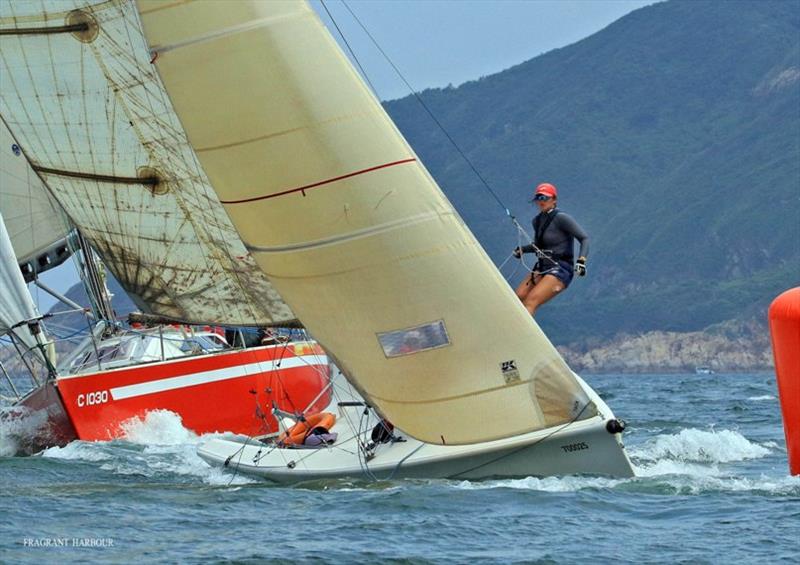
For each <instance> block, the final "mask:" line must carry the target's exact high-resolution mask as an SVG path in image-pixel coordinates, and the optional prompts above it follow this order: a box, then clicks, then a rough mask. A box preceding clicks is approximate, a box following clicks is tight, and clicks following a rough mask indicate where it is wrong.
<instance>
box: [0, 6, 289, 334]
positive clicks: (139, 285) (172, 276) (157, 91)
mask: <svg viewBox="0 0 800 565" xmlns="http://www.w3.org/2000/svg"><path fill="white" fill-rule="evenodd" d="M90 4H91V5H90ZM78 9H80V10H78ZM75 10H77V11H75ZM0 76H2V81H0V114H2V116H3V118H4V119H5V121H6V123H7V124H8V127H9V129H10V130H11V132H12V133H13V135H14V137H15V138H16V140H17V142H18V144H19V146H20V147H21V151H22V153H23V154H24V156H25V157H26V158H27V159H28V160H29V161H30V163H31V165H32V166H33V169H34V170H35V171H36V172H37V173H38V174H39V176H40V177H41V179H42V180H43V181H44V182H45V183H46V185H47V186H48V187H49V188H50V191H51V192H52V194H53V195H54V196H55V197H56V199H57V200H58V202H59V204H60V205H61V206H62V207H63V208H64V209H65V211H66V212H67V214H68V215H69V216H70V217H71V219H72V221H73V222H74V223H75V224H76V225H77V226H78V227H80V228H81V230H82V232H83V233H84V234H85V236H86V237H87V238H88V239H89V241H90V243H91V244H92V246H93V247H94V248H95V250H96V251H97V252H98V253H99V254H100V256H101V257H102V258H103V261H104V262H105V264H106V266H107V267H108V268H109V270H110V271H111V272H112V273H113V275H114V276H115V277H116V278H117V280H119V281H120V283H121V284H122V286H123V287H124V288H125V290H126V291H127V292H128V293H129V294H130V295H131V297H132V298H133V300H134V301H135V302H136V304H137V305H138V306H139V307H140V308H141V309H143V310H144V311H145V312H149V313H153V314H159V315H162V316H166V317H170V318H175V319H180V320H186V321H191V322H215V323H221V324H244V325H260V324H271V323H275V322H280V321H285V320H291V319H293V318H294V314H293V313H292V312H291V311H290V309H289V308H288V307H287V306H286V305H285V304H284V303H283V301H282V300H281V298H280V296H279V295H278V294H277V293H276V292H275V290H274V289H273V288H272V287H271V285H270V284H269V282H268V281H267V279H266V277H265V276H264V275H263V274H262V273H261V271H260V270H259V269H258V267H257V266H256V264H255V262H254V261H253V258H252V257H251V255H250V254H249V253H248V252H247V250H246V249H245V247H244V245H243V244H242V242H241V240H240V239H239V236H238V235H237V232H236V230H235V229H234V227H233V226H232V224H231V222H230V220H229V218H228V217H227V215H226V214H225V211H224V209H223V208H222V206H221V205H220V203H219V201H218V199H217V197H216V195H215V194H214V192H213V190H212V189H211V188H210V186H209V183H208V179H207V177H206V175H205V173H204V172H203V170H202V168H201V166H200V164H199V163H198V162H197V159H196V157H195V154H194V152H193V150H192V148H191V146H190V145H189V143H188V142H187V140H186V136H185V134H184V133H183V130H182V128H181V125H180V123H179V121H178V119H177V117H176V116H175V114H174V112H173V111H172V109H171V106H170V102H169V99H168V97H167V95H166V94H165V92H164V90H163V86H162V84H161V82H160V81H159V78H158V76H157V74H156V72H155V68H154V66H153V65H151V62H150V54H149V52H148V49H147V46H146V44H145V41H144V38H143V36H142V31H141V26H140V24H139V20H138V16H137V13H136V9H135V6H134V5H133V4H132V3H131V2H129V1H123V0H119V1H117V0H110V1H106V2H87V1H85V0H42V1H39V2H15V1H10V0H0ZM34 229H35V228H34Z"/></svg>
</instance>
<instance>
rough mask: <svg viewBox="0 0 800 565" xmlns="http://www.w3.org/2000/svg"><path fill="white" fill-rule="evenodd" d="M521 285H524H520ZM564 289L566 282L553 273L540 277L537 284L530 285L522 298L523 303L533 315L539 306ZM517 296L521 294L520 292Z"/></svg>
mask: <svg viewBox="0 0 800 565" xmlns="http://www.w3.org/2000/svg"><path fill="white" fill-rule="evenodd" d="M528 280H530V279H528ZM521 287H522V285H520V288H521ZM562 290H564V283H562V282H561V281H560V280H558V278H556V277H554V276H553V275H544V276H542V277H538V280H537V282H536V284H534V285H532V286H529V291H528V293H527V294H526V295H525V297H524V298H522V304H523V305H524V306H525V308H526V309H527V310H528V312H530V313H531V316H533V315H535V314H536V309H537V308H538V307H539V306H541V305H542V304H544V303H545V302H547V301H548V300H552V299H553V298H554V297H555V296H556V295H557V294H558V293H559V292H561V291H562ZM517 296H519V292H518V293H517Z"/></svg>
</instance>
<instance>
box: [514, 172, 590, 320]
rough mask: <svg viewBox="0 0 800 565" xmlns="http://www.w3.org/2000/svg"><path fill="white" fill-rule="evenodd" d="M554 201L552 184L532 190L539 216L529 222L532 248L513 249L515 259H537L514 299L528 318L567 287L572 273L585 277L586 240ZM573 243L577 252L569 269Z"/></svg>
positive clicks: (571, 260) (587, 248)
mask: <svg viewBox="0 0 800 565" xmlns="http://www.w3.org/2000/svg"><path fill="white" fill-rule="evenodd" d="M557 200H558V191H557V190H556V187H555V186H553V185H552V184H549V183H542V184H540V185H539V186H537V187H536V191H535V192H534V195H533V202H535V203H536V205H537V206H539V214H538V215H537V216H536V217H535V218H534V219H533V233H534V241H533V244H532V245H524V246H522V248H520V247H517V248H516V249H514V256H515V257H517V258H520V257H522V254H523V253H536V256H537V257H538V259H539V260H538V261H537V263H536V265H535V266H534V267H533V270H532V271H531V274H530V275H526V276H525V280H523V281H522V283H520V285H519V287H517V296H518V297H519V299H520V300H521V301H522V304H523V305H524V306H525V308H526V309H527V310H528V312H530V313H531V315H532V316H533V315H534V314H535V313H536V309H537V308H538V307H539V306H541V305H542V304H544V303H545V302H547V301H548V300H550V299H551V298H553V297H554V296H555V295H557V294H558V293H559V292H561V291H562V290H564V289H565V288H567V287H568V286H569V283H570V282H571V281H572V276H573V274H574V273H575V272H577V273H578V276H579V277H582V276H585V275H586V256H587V255H588V254H589V236H588V235H587V234H586V232H585V231H584V230H583V228H581V227H580V226H579V225H578V222H576V221H575V220H573V219H572V217H571V216H569V215H567V214H565V213H564V212H562V211H561V210H559V209H558V208H557V207H556V204H557ZM575 239H577V240H578V241H579V242H580V244H581V249H580V253H579V254H578V260H577V261H575V266H574V268H573V261H574V252H573V245H574V240H575Z"/></svg>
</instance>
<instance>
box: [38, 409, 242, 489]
mask: <svg viewBox="0 0 800 565" xmlns="http://www.w3.org/2000/svg"><path fill="white" fill-rule="evenodd" d="M123 430H124V431H125V436H126V439H125V440H117V441H111V442H86V441H74V442H72V443H70V444H68V445H66V446H64V447H51V448H49V449H46V450H45V451H44V452H42V456H43V457H49V458H53V459H73V460H80V461H90V462H101V463H102V464H101V465H100V469H102V470H104V471H109V472H112V473H114V474H118V475H139V476H144V477H154V478H162V479H163V478H165V477H175V476H177V477H180V478H185V479H190V480H192V479H200V480H201V481H202V482H204V483H206V484H210V485H228V484H237V485H238V484H245V483H250V482H254V481H253V480H251V479H249V478H246V477H243V476H241V475H235V476H234V475H231V474H229V473H226V472H224V471H223V470H222V469H220V468H217V467H211V466H209V465H208V464H206V463H205V462H204V461H203V460H202V459H200V457H198V456H197V452H196V450H197V445H198V444H199V443H201V442H202V441H204V440H205V439H207V438H210V437H214V436H215V435H217V434H208V435H203V436H198V435H197V434H195V433H194V432H192V431H191V430H188V429H186V428H185V427H183V423H182V421H181V417H180V416H179V415H177V414H175V413H174V412H170V411H168V410H154V411H152V412H148V413H147V415H146V417H145V418H143V419H140V418H133V419H131V420H128V421H127V422H125V423H124V424H123Z"/></svg>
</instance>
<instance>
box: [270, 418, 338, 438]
mask: <svg viewBox="0 0 800 565" xmlns="http://www.w3.org/2000/svg"><path fill="white" fill-rule="evenodd" d="M335 423H336V416H334V415H333V414H331V413H330V412H318V413H316V414H310V415H308V416H306V417H305V419H304V420H303V421H301V422H297V423H296V424H295V425H294V426H292V427H291V428H289V429H288V430H286V431H285V432H283V433H282V434H281V435H280V437H278V443H280V444H281V445H303V442H304V441H305V440H306V436H308V433H309V432H310V431H311V430H313V429H314V428H325V429H326V430H330V429H331V428H332V427H333V425H334V424H335Z"/></svg>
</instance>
